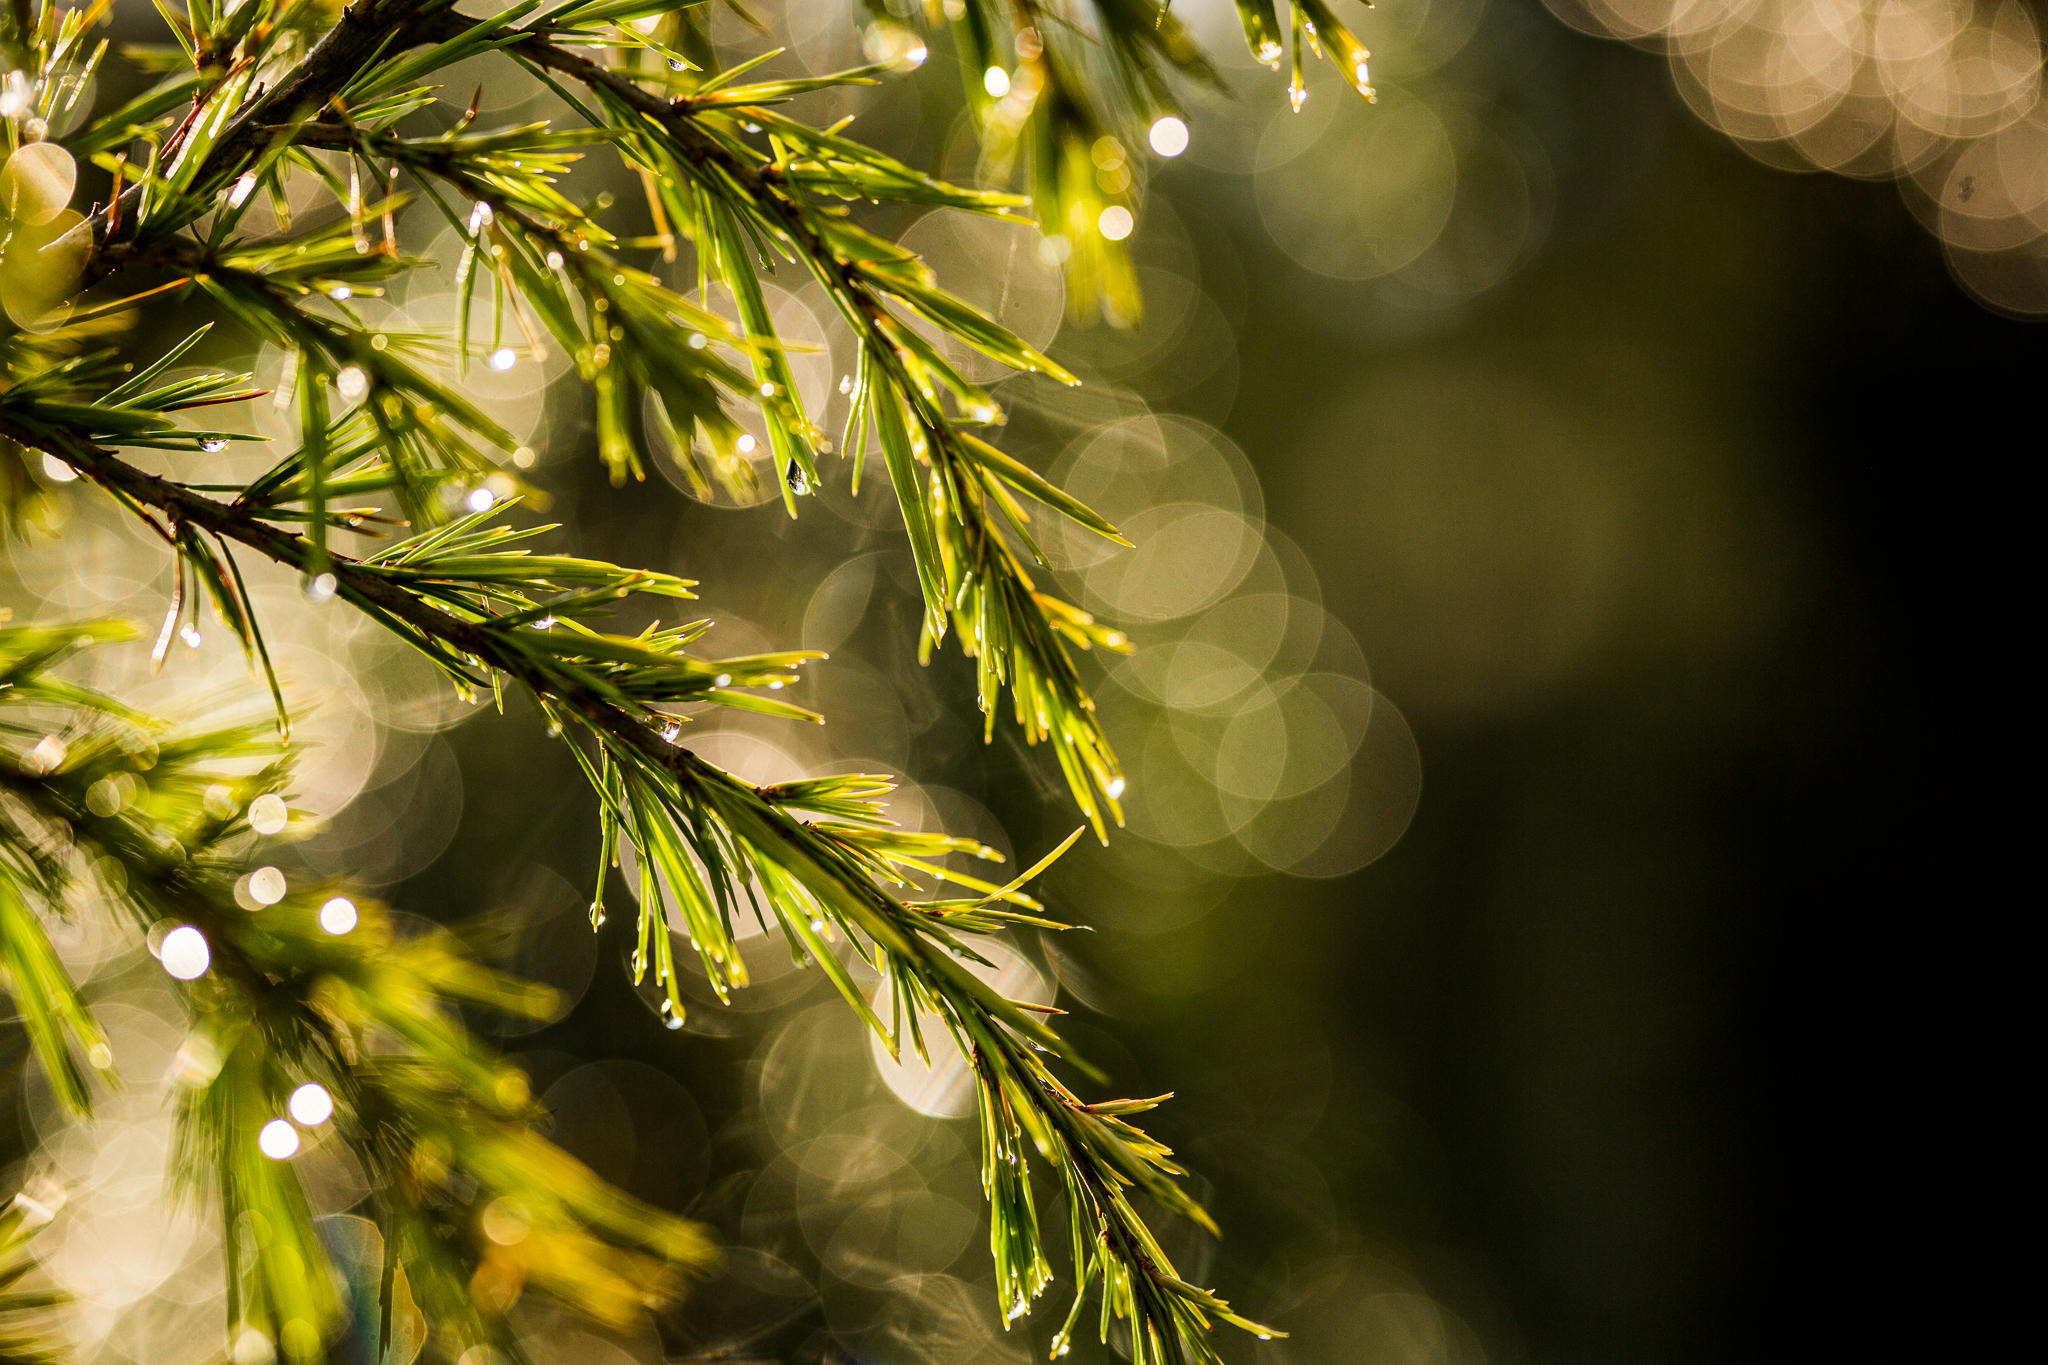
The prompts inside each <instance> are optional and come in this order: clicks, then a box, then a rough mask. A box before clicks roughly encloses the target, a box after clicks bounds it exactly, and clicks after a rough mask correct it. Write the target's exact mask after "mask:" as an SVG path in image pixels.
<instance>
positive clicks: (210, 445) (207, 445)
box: [199, 436, 228, 455]
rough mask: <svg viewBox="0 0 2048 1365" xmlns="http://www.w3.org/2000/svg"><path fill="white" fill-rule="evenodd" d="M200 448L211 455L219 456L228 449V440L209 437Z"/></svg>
mask: <svg viewBox="0 0 2048 1365" xmlns="http://www.w3.org/2000/svg"><path fill="white" fill-rule="evenodd" d="M199 448H200V449H201V450H203V451H205V452H206V453H207V454H209V455H218V454H220V453H221V452H222V451H223V450H226V449H227V448H228V438H227V437H225V436H209V437H207V438H206V439H205V440H203V441H201V442H200V443H199Z"/></svg>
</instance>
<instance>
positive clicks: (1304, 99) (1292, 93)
mask: <svg viewBox="0 0 2048 1365" xmlns="http://www.w3.org/2000/svg"><path fill="white" fill-rule="evenodd" d="M1287 103H1288V104H1289V105H1290V106H1291V107H1292V108H1293V109H1294V112H1295V113H1297V114H1298V113H1300V112H1301V106H1302V105H1304V104H1307V103H1308V87H1307V86H1305V85H1303V84H1302V83H1301V82H1300V81H1298V80H1297V81H1290V82H1289V83H1288V86H1287Z"/></svg>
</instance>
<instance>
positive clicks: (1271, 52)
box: [1252, 38, 1281, 66]
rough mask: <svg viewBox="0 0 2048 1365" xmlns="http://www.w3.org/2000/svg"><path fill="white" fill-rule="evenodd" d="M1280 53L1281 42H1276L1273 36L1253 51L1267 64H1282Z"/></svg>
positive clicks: (1254, 54)
mask: <svg viewBox="0 0 2048 1365" xmlns="http://www.w3.org/2000/svg"><path fill="white" fill-rule="evenodd" d="M1280 53H1281V48H1280V44H1278V43H1276V42H1274V41H1273V40H1272V39H1271V38H1268V39H1266V40H1265V41H1263V42H1261V43H1260V44H1259V50H1258V51H1257V52H1255V53H1253V54H1252V55H1253V56H1255V57H1257V58H1258V59H1259V60H1260V61H1262V62H1264V63H1265V64H1266V65H1267V66H1278V65H1280Z"/></svg>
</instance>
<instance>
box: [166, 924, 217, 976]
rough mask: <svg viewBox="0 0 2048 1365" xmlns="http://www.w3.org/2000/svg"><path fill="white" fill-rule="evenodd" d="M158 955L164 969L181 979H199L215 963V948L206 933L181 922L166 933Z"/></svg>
mask: <svg viewBox="0 0 2048 1365" xmlns="http://www.w3.org/2000/svg"><path fill="white" fill-rule="evenodd" d="M156 955H157V960H158V961H160V962H162V963H163V964H164V970H165V971H167V972H169V973H170V974H171V975H172V976H175V977H176V978H178V980H180V981H197V980H198V979H199V978H200V977H202V976H205V975H206V969H207V968H208V967H209V966H211V965H212V963H213V950H212V949H211V948H209V947H208V946H207V944H206V935H205V934H202V933H200V932H199V931H198V930H197V929H195V928H193V927H192V926H191V925H189V924H181V925H179V926H178V927H177V928H175V929H173V930H171V932H169V933H168V934H165V935H164V941H163V942H162V943H161V944H159V945H158V947H157V951H156Z"/></svg>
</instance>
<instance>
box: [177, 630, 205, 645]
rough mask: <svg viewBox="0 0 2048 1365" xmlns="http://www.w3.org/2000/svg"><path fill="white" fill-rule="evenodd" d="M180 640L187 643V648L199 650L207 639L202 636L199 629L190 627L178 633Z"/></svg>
mask: <svg viewBox="0 0 2048 1365" xmlns="http://www.w3.org/2000/svg"><path fill="white" fill-rule="evenodd" d="M178 638H179V639H180V640H183V641H184V642H185V648H187V649H197V648H199V645H200V642H201V641H202V640H203V639H204V638H205V637H204V636H202V635H200V633H199V627H197V626H190V625H188V626H186V627H185V628H184V629H183V630H180V631H179V632H178Z"/></svg>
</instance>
